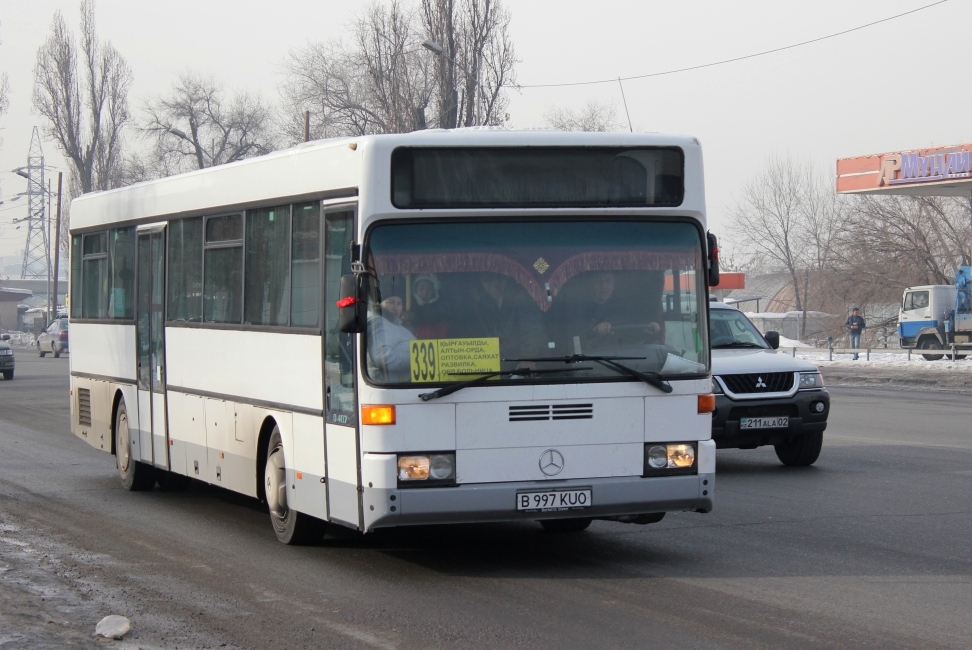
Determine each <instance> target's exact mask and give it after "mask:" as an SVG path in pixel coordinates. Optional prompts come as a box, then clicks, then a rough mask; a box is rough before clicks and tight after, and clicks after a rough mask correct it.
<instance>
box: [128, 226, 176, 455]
mask: <svg viewBox="0 0 972 650" xmlns="http://www.w3.org/2000/svg"><path fill="white" fill-rule="evenodd" d="M164 253H165V226H154V225H153V226H150V227H147V228H144V229H142V228H140V229H139V231H138V280H137V282H138V291H137V292H136V294H137V295H138V301H137V303H136V314H135V344H136V346H137V348H138V354H137V359H138V375H137V376H138V427H139V442H140V447H141V450H142V459H141V460H142V462H145V463H149V462H151V464H152V465H153V466H155V467H161V468H163V469H169V454H168V449H169V447H168V444H169V443H168V434H167V429H166V418H165V332H164V325H165V311H164V308H165V307H164V306H165V254H164ZM149 452H150V453H149Z"/></svg>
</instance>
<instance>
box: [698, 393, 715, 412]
mask: <svg viewBox="0 0 972 650" xmlns="http://www.w3.org/2000/svg"><path fill="white" fill-rule="evenodd" d="M715 409H716V405H715V395H713V394H712V393H707V394H705V395H699V413H712V412H714V411H715Z"/></svg>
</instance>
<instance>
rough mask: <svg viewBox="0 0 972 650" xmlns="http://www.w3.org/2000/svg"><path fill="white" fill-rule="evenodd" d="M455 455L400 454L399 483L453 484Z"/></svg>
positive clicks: (454, 479)
mask: <svg viewBox="0 0 972 650" xmlns="http://www.w3.org/2000/svg"><path fill="white" fill-rule="evenodd" d="M455 481H456V455H455V453H452V452H450V453H427V454H400V455H399V456H398V482H399V483H413V482H414V483H455Z"/></svg>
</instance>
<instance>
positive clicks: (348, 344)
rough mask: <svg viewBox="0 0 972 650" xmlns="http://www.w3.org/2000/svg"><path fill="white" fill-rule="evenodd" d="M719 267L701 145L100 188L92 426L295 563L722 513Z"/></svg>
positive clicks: (84, 416) (74, 252)
mask: <svg viewBox="0 0 972 650" xmlns="http://www.w3.org/2000/svg"><path fill="white" fill-rule="evenodd" d="M716 253H717V247H716V242H715V238H714V237H713V236H712V235H709V234H708V233H707V230H706V219H705V203H704V184H703V174H702V153H701V148H700V146H699V143H698V141H697V140H695V139H694V138H691V137H672V136H664V135H656V134H604V133H563V132H554V131H522V132H517V131H508V130H494V129H468V130H457V131H420V132H416V133H409V134H399V135H375V136H362V137H356V138H342V139H332V140H323V141H318V142H310V143H305V144H302V145H299V146H296V147H293V148H291V149H288V150H285V151H279V152H276V153H272V154H269V155H266V156H262V157H259V158H253V159H249V160H245V161H241V162H236V163H233V164H228V165H224V166H219V167H214V168H210V169H206V170H201V171H196V172H191V173H188V174H182V175H178V176H172V177H169V178H164V179H161V180H156V181H150V182H144V183H139V184H136V185H133V186H130V187H126V188H121V189H115V190H111V191H107V192H99V193H92V194H87V195H84V196H82V197H80V198H78V199H76V200H75V201H74V203H73V206H72V209H71V288H70V318H71V320H72V325H71V330H72V333H71V337H72V341H71V360H70V361H71V428H72V431H73V432H74V433H75V434H76V435H78V436H79V437H81V438H82V439H84V440H85V441H87V442H88V443H89V444H91V445H93V446H95V447H97V448H99V449H102V450H104V451H105V452H109V453H111V454H112V455H114V457H115V464H116V466H117V471H118V474H119V476H120V479H121V482H122V484H123V486H124V487H125V488H127V489H130V490H145V489H152V488H153V487H154V486H155V485H156V483H158V484H159V485H161V486H168V487H172V486H178V485H180V484H185V483H187V482H188V480H189V479H195V480H199V481H203V482H206V483H208V484H211V485H214V486H218V487H221V488H225V489H228V490H233V491H235V492H239V493H241V494H244V495H248V496H250V497H253V498H257V499H260V500H262V501H263V502H265V503H266V504H267V508H268V510H269V514H270V520H271V522H272V524H273V529H274V531H275V532H276V535H277V537H278V538H279V539H280V540H281V541H282V542H284V543H300V542H305V541H308V540H311V539H315V538H319V537H320V536H321V535H322V532H323V530H324V527H325V525H326V524H328V523H329V524H333V525H340V526H346V527H349V528H351V529H356V530H359V531H362V532H367V531H372V530H375V529H378V528H383V527H391V526H401V525H418V524H443V523H454V522H494V521H522V520H530V521H538V522H539V523H540V524H542V525H543V526H544V527H545V528H548V529H551V530H558V531H569V530H581V529H583V528H585V527H587V525H589V524H590V522H591V521H592V520H594V519H606V520H614V521H623V522H630V523H642V524H643V523H650V522H655V521H658V520H659V519H661V517H662V516H664V514H665V513H666V512H671V511H696V512H708V511H709V510H711V508H712V505H713V500H714V494H715V490H714V488H715V474H714V472H715V445H714V444H713V442H712V440H711V426H712V425H711V414H710V413H711V411H712V409H713V408H714V398H713V396H712V395H711V377H710V372H709V346H708V311H707V309H708V301H707V295H708V287H709V285H710V284H711V283H712V282H713V281H714V279H715V278H717V274H718V266H717V256H716ZM133 507H136V506H135V504H134V503H133Z"/></svg>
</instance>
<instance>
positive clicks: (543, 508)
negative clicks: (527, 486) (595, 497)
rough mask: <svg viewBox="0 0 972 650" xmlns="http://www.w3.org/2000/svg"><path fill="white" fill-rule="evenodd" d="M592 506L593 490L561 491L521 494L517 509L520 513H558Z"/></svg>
mask: <svg viewBox="0 0 972 650" xmlns="http://www.w3.org/2000/svg"><path fill="white" fill-rule="evenodd" d="M590 506H591V490H590V489H589V488H588V489H585V490H559V491H556V492H553V491H551V492H519V493H517V495H516V509H517V510H518V511H520V512H558V511H561V510H582V509H584V508H589V507H590Z"/></svg>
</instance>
